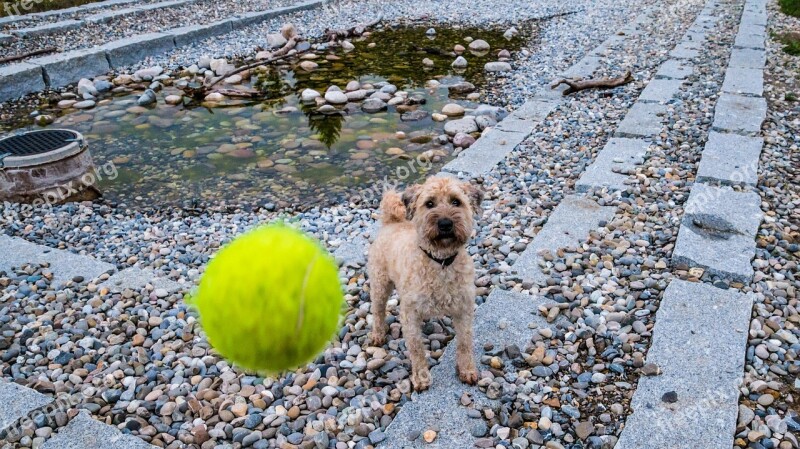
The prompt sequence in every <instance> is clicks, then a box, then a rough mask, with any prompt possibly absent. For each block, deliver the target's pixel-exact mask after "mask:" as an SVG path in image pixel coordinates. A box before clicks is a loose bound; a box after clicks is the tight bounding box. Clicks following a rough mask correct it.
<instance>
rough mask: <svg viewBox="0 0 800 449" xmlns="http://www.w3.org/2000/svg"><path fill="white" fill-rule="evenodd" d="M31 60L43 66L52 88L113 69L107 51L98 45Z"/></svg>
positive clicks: (49, 85)
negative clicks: (107, 57) (109, 63)
mask: <svg viewBox="0 0 800 449" xmlns="http://www.w3.org/2000/svg"><path fill="white" fill-rule="evenodd" d="M29 62H30V63H31V64H34V65H38V66H41V67H42V69H43V70H44V79H45V84H47V86H48V87H51V88H54V87H63V86H66V85H68V84H72V83H77V82H78V81H80V79H81V78H91V77H94V76H98V75H105V74H106V73H108V72H109V71H110V70H111V67H109V65H108V59H106V53H105V52H104V51H103V50H102V49H100V48H98V47H94V48H90V49H85V50H73V51H68V52H65V53H57V54H54V55H51V56H45V57H42V58H36V59H31V60H30V61H29Z"/></svg>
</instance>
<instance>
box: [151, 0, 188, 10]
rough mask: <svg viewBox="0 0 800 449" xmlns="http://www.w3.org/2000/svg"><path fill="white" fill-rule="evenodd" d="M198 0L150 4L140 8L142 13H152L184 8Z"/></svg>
mask: <svg viewBox="0 0 800 449" xmlns="http://www.w3.org/2000/svg"><path fill="white" fill-rule="evenodd" d="M195 1H196V0H169V1H166V2H158V3H150V4H144V5H141V6H138V8H139V9H140V10H142V11H152V10H154V9H164V8H175V7H177V6H184V5H187V4H189V3H194V2H195Z"/></svg>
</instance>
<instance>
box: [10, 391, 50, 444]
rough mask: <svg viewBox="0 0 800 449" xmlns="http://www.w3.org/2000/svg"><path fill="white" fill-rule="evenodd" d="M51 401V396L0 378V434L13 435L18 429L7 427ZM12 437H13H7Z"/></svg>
mask: <svg viewBox="0 0 800 449" xmlns="http://www.w3.org/2000/svg"><path fill="white" fill-rule="evenodd" d="M51 402H53V398H51V397H50V396H46V395H43V394H41V393H39V392H38V391H36V390H34V389H31V388H27V387H23V386H22V385H18V384H15V383H13V382H8V381H6V380H2V379H0V404H2V406H0V434H3V433H6V434H7V435H11V436H13V435H14V434H15V433H19V430H20V429H15V428H13V427H9V426H11V425H12V424H14V423H16V422H17V420H19V419H20V418H23V417H25V416H26V415H27V414H28V413H30V412H31V411H33V410H36V409H37V408H40V407H44V406H45V405H47V404H49V403H51ZM9 439H14V438H9Z"/></svg>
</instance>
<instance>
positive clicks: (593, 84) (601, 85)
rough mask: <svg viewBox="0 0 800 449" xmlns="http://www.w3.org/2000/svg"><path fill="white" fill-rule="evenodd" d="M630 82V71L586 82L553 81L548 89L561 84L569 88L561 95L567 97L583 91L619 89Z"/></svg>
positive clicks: (563, 79)
mask: <svg viewBox="0 0 800 449" xmlns="http://www.w3.org/2000/svg"><path fill="white" fill-rule="evenodd" d="M631 81H633V76H632V75H631V71H630V70H628V71H627V72H625V75H623V76H621V77H618V78H609V77H605V78H598V79H588V80H569V79H565V78H560V79H557V80H555V81H553V83H552V84H551V85H550V88H551V89H555V88H556V87H558V86H559V85H561V84H566V85H567V86H569V88H568V89H567V90H565V91H564V92H563V93H562V95H569V94H572V93H575V92H579V91H581V90H585V89H610V88H612V87H619V86H622V85H623V84H628V83H630V82H631Z"/></svg>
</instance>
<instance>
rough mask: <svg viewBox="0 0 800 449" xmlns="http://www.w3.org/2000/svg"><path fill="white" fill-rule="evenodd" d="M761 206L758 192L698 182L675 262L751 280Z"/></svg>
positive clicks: (686, 210)
mask: <svg viewBox="0 0 800 449" xmlns="http://www.w3.org/2000/svg"><path fill="white" fill-rule="evenodd" d="M760 205H761V198H760V197H759V196H758V194H757V193H755V192H736V191H734V190H733V189H731V188H730V187H727V186H723V187H714V186H708V185H704V184H700V183H698V184H695V185H694V186H693V187H692V191H691V193H690V194H689V200H688V201H687V204H686V207H685V212H684V217H683V220H682V221H681V226H680V230H679V231H678V239H677V241H676V243H675V250H674V251H673V252H672V263H673V265H680V264H686V265H688V266H689V267H700V268H703V269H705V270H706V271H708V272H709V273H711V274H712V275H714V276H719V277H721V278H723V279H728V280H731V281H735V282H742V283H749V282H750V280H751V279H752V277H753V267H752V265H751V261H752V260H753V257H755V250H756V248H755V241H754V239H755V236H756V233H757V232H758V226H759V223H760V222H761V218H762V212H761V208H760Z"/></svg>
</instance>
